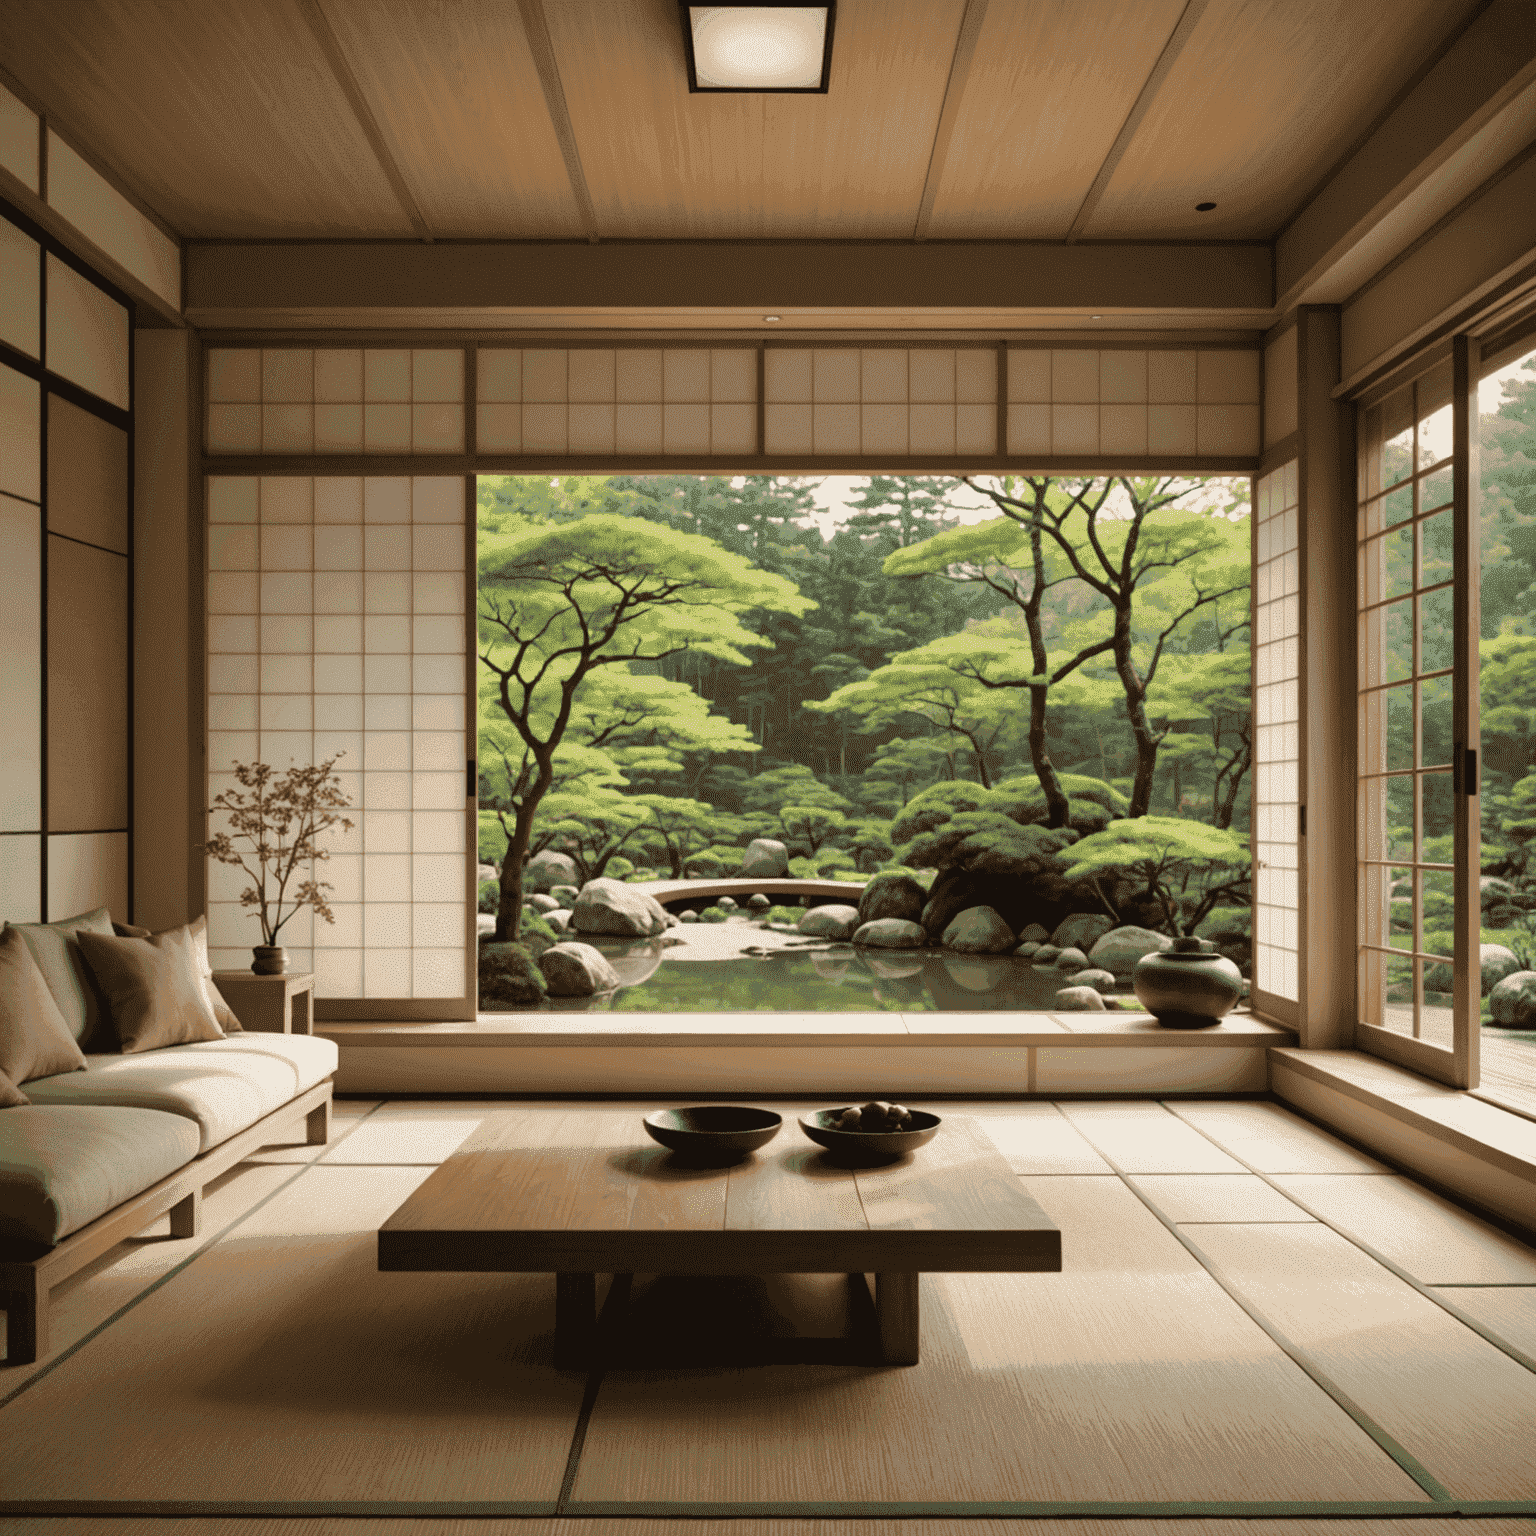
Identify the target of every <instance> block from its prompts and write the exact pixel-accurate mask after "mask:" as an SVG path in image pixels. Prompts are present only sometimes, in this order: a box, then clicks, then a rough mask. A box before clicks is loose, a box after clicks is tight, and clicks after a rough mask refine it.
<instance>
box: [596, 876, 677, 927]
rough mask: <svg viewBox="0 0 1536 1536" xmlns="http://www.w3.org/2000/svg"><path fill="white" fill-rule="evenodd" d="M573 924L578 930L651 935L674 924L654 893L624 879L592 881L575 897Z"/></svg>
mask: <svg viewBox="0 0 1536 1536" xmlns="http://www.w3.org/2000/svg"><path fill="white" fill-rule="evenodd" d="M571 925H572V927H574V928H575V929H576V930H577V931H578V932H579V933H618V934H624V935H626V936H633V937H636V938H642V939H645V938H650V937H652V936H653V935H655V934H658V933H660V932H662V930H663V929H665V928H669V927H671V926H672V919H671V918H670V916H669V915H668V914H667V912H666V911H664V910H663V908H662V905H661V903H660V902H659V901H657V900H656V898H655V897H654V896H647V895H646V894H645V892H644V891H637V890H636V889H635V888H634V887H633V886H632V885H626V884H624V882H623V881H621V880H589V881H587V883H586V884H585V885H584V886H582V888H581V891H580V893H579V894H578V895H577V897H576V906H575V908H574V909H573V911H572V913H571Z"/></svg>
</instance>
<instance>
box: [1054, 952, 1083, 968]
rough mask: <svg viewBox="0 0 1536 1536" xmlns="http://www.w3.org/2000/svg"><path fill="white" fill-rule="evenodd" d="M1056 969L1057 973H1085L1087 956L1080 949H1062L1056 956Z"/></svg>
mask: <svg viewBox="0 0 1536 1536" xmlns="http://www.w3.org/2000/svg"><path fill="white" fill-rule="evenodd" d="M1056 969H1057V970H1058V971H1086V970H1087V969H1088V956H1087V955H1085V954H1084V953H1083V952H1082V950H1080V949H1064V950H1062V952H1061V953H1060V954H1059V955H1057V956H1056Z"/></svg>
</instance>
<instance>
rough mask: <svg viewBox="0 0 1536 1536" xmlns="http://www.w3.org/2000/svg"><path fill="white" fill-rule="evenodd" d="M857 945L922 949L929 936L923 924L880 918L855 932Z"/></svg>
mask: <svg viewBox="0 0 1536 1536" xmlns="http://www.w3.org/2000/svg"><path fill="white" fill-rule="evenodd" d="M853 942H854V943H855V944H872V945H874V946H875V948H877V949H921V948H922V947H923V945H925V944H926V943H927V942H928V934H927V932H926V931H925V930H924V928H923V926H922V924H921V923H909V922H907V921H906V920H905V919H903V918H899V917H878V918H876V919H875V920H874V922H872V923H865V924H864V925H863V926H862V927H861V928H858V929H856V930H855V931H854V935H853Z"/></svg>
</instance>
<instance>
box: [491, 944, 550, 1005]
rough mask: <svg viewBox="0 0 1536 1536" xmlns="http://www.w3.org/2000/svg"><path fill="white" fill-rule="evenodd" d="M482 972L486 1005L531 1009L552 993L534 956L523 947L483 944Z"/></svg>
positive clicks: (519, 945)
mask: <svg viewBox="0 0 1536 1536" xmlns="http://www.w3.org/2000/svg"><path fill="white" fill-rule="evenodd" d="M551 942H553V935H551ZM479 971H480V1001H481V1003H482V1004H495V1005H500V1006H502V1007H508V1006H510V1007H527V1006H529V1005H530V1004H534V1003H538V1002H539V1001H540V1000H541V999H542V998H543V996H544V994H545V992H546V991H547V990H548V988H547V986H546V985H545V982H544V976H543V974H542V972H540V970H539V968H538V966H537V965H536V964H535V963H534V957H533V956H532V955H531V954H529V952H528V949H527V947H526V946H524V945H522V944H482V945H481V946H480V965H479Z"/></svg>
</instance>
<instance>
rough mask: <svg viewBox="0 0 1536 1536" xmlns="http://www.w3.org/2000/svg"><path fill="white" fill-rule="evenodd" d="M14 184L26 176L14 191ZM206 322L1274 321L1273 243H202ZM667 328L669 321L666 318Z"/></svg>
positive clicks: (195, 294) (196, 281)
mask: <svg viewBox="0 0 1536 1536" xmlns="http://www.w3.org/2000/svg"><path fill="white" fill-rule="evenodd" d="M12 179H13V180H14V178H12ZM185 261H186V269H187V310H188V318H189V319H191V320H193V321H194V323H196V322H198V321H202V322H205V323H206V322H207V321H208V320H209V318H210V317H211V316H213V315H217V316H219V317H222V318H221V321H220V323H221V324H224V325H226V326H227V325H229V324H231V323H233V322H232V321H231V319H230V317H232V316H235V315H243V316H245V317H246V319H245V321H244V323H246V324H252V323H257V324H259V323H260V321H261V318H262V317H263V316H264V315H267V314H271V313H273V312H277V313H279V314H292V313H294V312H297V311H301V310H306V309H311V310H312V309H322V310H329V311H333V312H335V313H337V314H345V313H347V312H349V311H351V312H356V311H373V310H389V311H397V312H402V313H408V312H410V311H411V310H413V309H416V308H431V309H434V310H439V309H448V310H452V309H456V308H465V309H480V310H487V311H492V310H494V311H500V312H502V313H504V314H506V315H507V316H508V318H509V319H510V318H512V317H513V316H514V315H515V314H516V313H517V312H518V311H520V310H523V311H528V310H532V311H545V310H556V311H558V310H562V309H572V310H579V311H584V312H588V311H591V310H593V309H606V308H614V309H618V310H652V311H656V310H661V311H665V310H668V309H682V310H687V311H695V312H696V311H698V310H701V309H706V310H708V309H744V310H746V311H748V312H752V311H755V312H756V313H757V314H758V315H759V316H761V314H762V313H763V312H764V311H765V310H778V311H779V312H781V313H783V312H786V311H787V312H789V313H793V311H794V310H795V309H797V308H800V309H803V308H804V307H806V306H807V305H813V306H815V307H816V308H818V309H826V308H834V309H846V310H849V311H851V312H858V313H863V314H868V315H869V316H870V318H871V320H872V321H874V320H875V319H877V317H878V316H880V315H881V314H884V313H888V312H890V311H895V310H908V309H915V310H921V311H932V310H935V309H939V310H942V309H945V308H963V309H967V310H975V309H989V308H996V309H1001V310H1005V311H1007V310H1017V309H1018V308H1020V301H1021V298H1026V297H1027V303H1028V305H1029V307H1031V308H1035V309H1042V310H1044V309H1079V308H1083V309H1091V310H1093V311H1095V312H1097V311H1101V310H1106V309H1108V310H1116V309H1118V310H1131V311H1135V312H1138V313H1155V312H1157V311H1160V310H1174V311H1181V312H1191V311H1193V312H1197V313H1209V314H1211V315H1212V316H1213V319H1216V320H1217V323H1219V316H1220V314H1221V312H1223V311H1227V310H1244V311H1247V310H1264V311H1267V310H1268V309H1269V307H1270V301H1271V291H1272V278H1273V259H1272V253H1271V250H1270V247H1269V246H1267V245H1261V244H1215V243H1210V244H1201V243H1193V242H1192V243H1189V244H1158V243H1151V242H1149V243H1145V244H1094V243H1091V242H1084V243H1082V244H1079V245H1075V246H1070V247H1069V246H1065V245H1046V244H1025V243H1016V244H1014V243H1007V242H1001V241H945V242H942V243H933V242H923V243H916V244H914V243H912V242H905V241H904V242H877V241H876V242H856V241H761V242H754V241H677V242H667V241H658V242H652V241H634V242H622V243H621V242H605V243H603V244H601V245H583V244H579V243H576V242H565V241H561V242H549V243H543V242H527V243H522V242H508V243H499V244H498V243H487V242H463V243H458V242H455V243H447V242H442V241H439V242H436V243H434V244H432V245H423V244H421V243H420V242H409V241H408V242H399V241H337V242H294V243H288V242H229V241H210V242H193V243H191V244H189V245H188V246H187V248H186V257H185ZM658 318H664V317H660V316H658Z"/></svg>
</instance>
